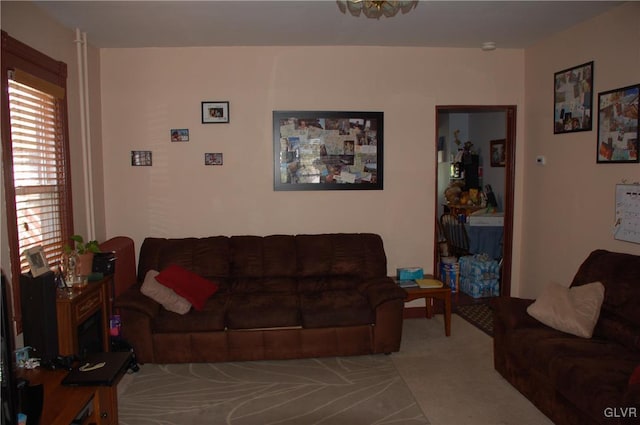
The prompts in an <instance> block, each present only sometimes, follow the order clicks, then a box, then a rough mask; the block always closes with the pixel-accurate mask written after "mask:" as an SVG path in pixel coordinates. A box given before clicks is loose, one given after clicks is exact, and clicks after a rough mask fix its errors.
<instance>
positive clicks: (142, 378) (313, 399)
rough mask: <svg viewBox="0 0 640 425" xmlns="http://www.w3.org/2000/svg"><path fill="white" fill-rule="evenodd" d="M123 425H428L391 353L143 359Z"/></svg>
mask: <svg viewBox="0 0 640 425" xmlns="http://www.w3.org/2000/svg"><path fill="white" fill-rule="evenodd" d="M128 377H129V379H130V381H129V382H128V383H127V384H126V385H125V387H124V388H123V390H122V391H121V390H120V388H118V393H119V394H118V411H119V423H120V425H147V424H149V425H178V424H180V425H182V424H212V423H215V424H216V425H222V424H227V425H255V424H260V425H275V424H278V425H294V424H295V425H299V424H305V425H311V424H322V425H334V424H335V425H346V424H349V425H364V424H369V425H371V424H377V425H383V424H394V425H419V424H428V423H429V421H428V420H427V419H426V418H425V416H424V414H423V413H422V410H421V409H420V407H419V406H418V404H417V403H416V400H415V398H414V397H413V394H412V393H411V391H410V390H409V388H408V387H407V385H406V384H405V382H404V380H403V379H402V377H401V376H400V375H399V373H398V371H397V370H396V368H395V366H394V364H393V362H392V361H391V359H390V358H389V356H385V355H372V356H355V357H330V358H322V359H302V360H280V361H258V362H229V363H191V364H189V363H187V364H169V365H159V364H150V363H149V364H145V365H142V367H141V369H140V372H138V373H135V374H133V375H129V376H128Z"/></svg>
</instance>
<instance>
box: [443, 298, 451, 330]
mask: <svg viewBox="0 0 640 425" xmlns="http://www.w3.org/2000/svg"><path fill="white" fill-rule="evenodd" d="M444 334H445V335H446V336H451V292H447V294H446V295H445V296H444Z"/></svg>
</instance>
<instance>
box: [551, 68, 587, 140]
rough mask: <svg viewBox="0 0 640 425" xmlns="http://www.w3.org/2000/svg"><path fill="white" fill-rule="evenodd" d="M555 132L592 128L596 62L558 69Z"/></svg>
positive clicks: (556, 76)
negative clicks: (594, 68) (594, 66)
mask: <svg viewBox="0 0 640 425" xmlns="http://www.w3.org/2000/svg"><path fill="white" fill-rule="evenodd" d="M553 82H554V97H553V102H554V113H553V115H554V117H553V133H554V134H560V133H573V132H576V131H590V130H591V126H592V121H593V119H592V103H593V61H592V62H587V63H585V64H582V65H578V66H576V67H573V68H569V69H565V70H562V71H559V72H556V73H555V74H554V76H553Z"/></svg>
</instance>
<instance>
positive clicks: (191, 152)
mask: <svg viewBox="0 0 640 425" xmlns="http://www.w3.org/2000/svg"><path fill="white" fill-rule="evenodd" d="M0 7H1V12H2V28H3V29H4V30H5V31H7V32H9V34H10V35H12V36H14V37H16V38H18V39H19V40H21V41H24V42H26V43H27V44H30V45H32V46H33V47H35V48H37V49H39V50H41V51H43V52H45V53H47V54H48V55H50V56H52V57H54V58H56V59H59V60H64V61H65V62H67V64H68V66H69V82H68V84H69V98H70V100H69V106H70V117H69V118H70V130H71V142H72V155H73V163H74V169H73V175H74V204H75V205H76V214H75V220H76V229H77V230H78V231H80V232H82V231H84V230H83V226H84V223H85V219H84V206H83V205H84V204H83V202H84V200H83V197H84V188H83V187H82V183H81V180H80V179H78V178H76V176H82V171H81V166H80V165H79V160H78V158H80V156H81V153H80V152H81V151H80V144H79V134H80V130H79V119H78V109H77V104H78V103H77V98H78V94H77V71H76V68H75V45H74V43H73V37H74V34H73V33H72V32H70V31H69V30H66V29H64V28H62V27H60V26H59V25H58V24H56V23H54V22H53V21H51V20H50V19H48V18H47V17H46V16H43V15H42V14H41V13H40V12H39V9H37V8H36V7H35V6H33V5H32V4H30V3H25V2H18V3H13V2H4V1H3V2H2V3H1V5H0ZM639 17H640V4H639V3H635V2H632V3H628V4H626V5H623V6H621V7H620V8H618V9H615V10H613V11H612V12H610V13H608V14H605V15H602V16H600V17H598V18H596V19H594V20H592V21H589V22H587V23H585V24H583V25H580V26H577V27H575V28H573V29H571V30H569V31H567V32H566V33H563V34H559V35H557V36H554V37H552V38H550V39H548V40H545V41H544V42H542V43H540V44H538V45H536V46H533V47H531V48H529V49H527V50H525V51H520V50H501V49H498V50H496V51H495V52H491V53H484V52H481V51H480V50H476V49H428V48H362V47H354V48H346V47H345V48H328V47H326V48H325V47H313V48H285V47H265V48H192V49H139V50H126V49H114V50H102V51H101V52H100V53H99V55H100V56H101V57H99V55H98V52H97V51H96V50H95V49H90V64H91V65H90V66H91V83H92V90H91V95H92V133H93V136H92V139H93V142H94V146H98V147H96V148H94V160H95V161H94V182H95V184H96V193H97V195H98V196H96V214H97V218H98V228H97V235H98V237H99V238H102V237H103V235H104V237H109V236H114V235H118V234H128V235H131V236H133V237H134V239H135V240H136V242H137V243H138V246H139V243H140V242H141V240H142V239H143V238H144V237H145V236H149V235H154V236H187V235H188V236H203V235H214V234H229V235H230V234H270V233H302V232H308V233H313V232H330V231H374V232H378V233H380V234H382V236H383V238H384V240H385V247H386V250H387V253H388V256H389V269H390V271H393V270H394V269H395V267H399V266H408V265H420V266H423V267H425V269H427V270H428V269H430V268H431V267H432V257H433V249H432V240H433V219H434V217H433V214H434V213H433V212H434V199H435V193H434V189H435V182H434V178H435V158H434V155H435V148H434V145H435V134H436V131H435V128H434V126H435V106H436V105H454V104H461V105H462V104H466V105H490V104H500V105H511V104H514V105H517V106H518V133H517V146H518V147H517V152H516V156H517V165H516V186H515V189H516V205H515V229H514V232H515V234H514V239H515V241H514V269H513V277H514V278H513V289H512V293H513V294H515V295H522V296H536V295H537V294H538V293H539V291H540V289H541V288H542V287H543V285H544V284H545V283H547V282H548V281H551V280H556V281H558V282H562V283H565V284H566V283H568V281H569V280H570V279H571V276H572V275H573V274H574V273H575V270H576V268H577V267H578V265H579V264H580V262H581V261H582V260H583V259H584V257H585V256H586V255H587V254H588V252H590V251H591V250H592V249H595V248H599V247H602V248H607V249H611V250H615V251H624V252H631V253H634V254H640V245H636V244H630V243H625V242H620V241H615V240H613V238H612V236H611V225H612V222H613V214H614V211H613V189H614V185H615V183H617V182H620V181H621V180H622V179H627V180H630V181H636V180H639V179H640V165H638V164H618V165H614V164H596V163H595V147H596V129H597V123H595V122H594V130H593V131H591V132H582V133H575V134H564V135H555V136H554V135H553V128H552V104H553V87H552V85H551V79H552V76H553V73H554V72H557V71H559V70H561V69H565V68H568V67H571V66H574V65H577V64H581V63H584V62H587V61H590V60H594V61H595V93H594V102H597V93H598V92H599V91H605V90H609V89H613V88H617V87H622V86H625V85H628V84H635V83H640V81H638V77H637V76H638V73H637V70H638V69H639V68H640V67H639V65H640V49H639V48H638V46H639V45H640V43H639V41H640V26H639V25H638V21H639ZM88 36H89V41H91V34H89V35H88ZM100 62H102V64H100ZM98 82H100V83H101V87H100V89H98V88H97V87H95V86H96V85H97V83H98ZM100 90H101V92H102V97H103V98H102V100H101V101H102V103H101V102H100ZM525 92H526V99H525ZM202 100H229V101H230V102H231V123H230V124H226V125H222V124H216V125H201V124H200V116H199V107H200V102H201V101H202ZM101 107H102V111H100V108H101ZM274 109H317V110H358V109H363V110H383V111H384V112H385V125H386V129H385V139H386V143H385V190H384V191H381V192H380V191H372V192H368V191H363V192H351V191H347V192H292V193H285V192H274V191H273V189H272V175H273V169H272V167H273V165H272V153H273V149H272V140H271V133H272V129H271V111H272V110H274ZM596 109H597V108H596ZM595 113H596V110H595V109H594V115H595ZM100 120H102V121H103V122H102V123H101V122H100ZM596 121H597V120H596ZM101 125H102V128H100V127H101ZM176 127H178V128H189V129H190V131H191V141H190V142H188V143H186V144H171V143H170V142H169V141H168V139H169V137H168V134H169V129H170V128H176ZM96 133H97V135H96ZM101 136H102V137H103V140H104V146H103V147H102V148H103V149H101V148H100V147H99V144H100V137H101ZM132 149H150V150H153V152H154V166H153V167H150V168H146V167H131V166H130V165H129V153H130V151H131V150H132ZM204 152H223V153H224V156H225V157H224V161H225V165H224V166H222V167H205V166H204V165H202V164H203V153H204ZM103 155H104V162H101V160H100V159H101V158H100V157H101V156H103ZM536 155H545V156H546V157H547V162H548V164H547V165H546V166H544V167H540V166H537V165H536V164H535V156H536ZM102 164H104V168H105V169H104V179H105V181H104V186H105V202H104V208H102V205H101V202H102V197H101V183H102V180H101V175H100V171H101V170H100V166H101V165H102ZM3 198H4V197H3ZM103 212H104V214H103ZM105 216H106V224H104V222H102V219H101V217H102V218H104V217H105ZM4 217H5V216H4V214H3V218H4ZM3 221H4V220H3ZM101 223H103V224H104V226H103V225H101ZM4 226H5V224H4V223H3V224H2V234H3V236H2V248H1V249H0V251H1V254H2V266H3V268H4V269H5V270H6V269H7V268H8V267H7V266H8V261H7V260H6V259H7V258H8V257H7V254H6V249H5V247H6V246H7V244H6V232H5V227H4ZM105 226H106V228H105Z"/></svg>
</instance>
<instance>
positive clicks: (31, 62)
mask: <svg viewBox="0 0 640 425" xmlns="http://www.w3.org/2000/svg"><path fill="white" fill-rule="evenodd" d="M1 37H2V65H1V68H2V79H1V83H0V85H1V89H2V93H1V94H0V115H1V117H0V119H1V122H2V165H3V178H4V190H5V203H6V213H7V223H6V228H7V236H8V243H9V256H10V261H11V298H12V303H11V305H12V313H13V314H12V316H13V320H15V322H16V329H17V332H18V333H20V332H22V308H21V298H20V274H21V255H22V254H21V253H20V252H19V245H18V237H19V236H18V228H17V226H18V225H17V214H16V190H15V187H14V178H13V149H12V140H11V118H10V112H9V90H8V86H9V82H8V72H9V70H15V69H20V70H21V71H24V72H26V73H28V74H31V75H32V76H34V77H37V78H39V79H41V80H44V81H46V82H48V83H51V84H54V85H56V86H58V87H60V88H61V89H63V90H64V97H63V98H62V99H59V100H58V103H59V105H58V106H59V108H60V113H59V116H58V119H59V120H60V125H61V127H62V140H61V149H62V152H63V161H62V168H63V173H64V174H65V176H66V178H65V179H64V180H65V183H64V186H65V189H64V190H65V192H66V196H65V199H66V200H65V205H64V209H63V211H66V212H67V213H66V214H65V215H63V216H62V217H61V220H63V223H62V224H61V232H62V240H63V241H65V242H66V241H70V237H71V235H72V234H73V200H72V196H71V161H70V150H69V124H68V109H67V99H68V96H67V65H66V64H65V63H64V62H62V61H57V60H55V59H52V58H51V57H49V56H47V55H45V54H43V53H41V52H39V51H37V50H35V49H34V48H32V47H30V46H28V45H26V44H24V43H22V42H20V41H18V40H16V39H14V38H12V37H11V36H9V35H8V34H7V33H6V32H5V31H1Z"/></svg>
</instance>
